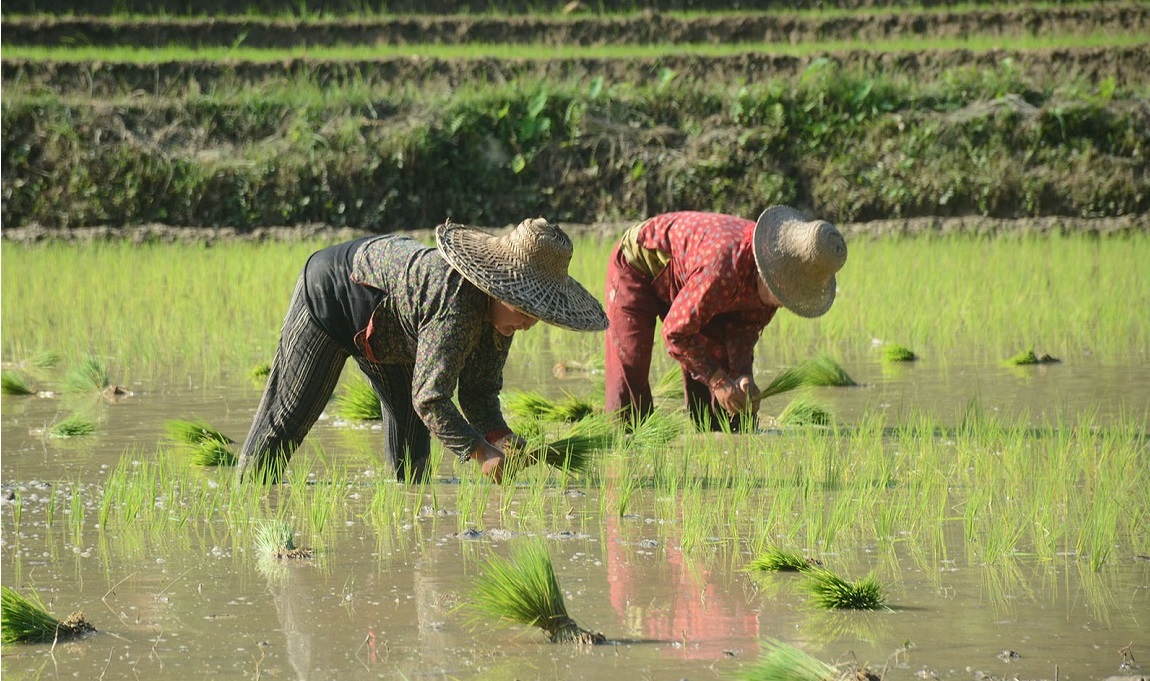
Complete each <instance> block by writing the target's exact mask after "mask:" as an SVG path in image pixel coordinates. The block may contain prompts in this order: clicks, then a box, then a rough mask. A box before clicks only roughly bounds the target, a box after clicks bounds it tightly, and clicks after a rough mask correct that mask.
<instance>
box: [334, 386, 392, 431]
mask: <svg viewBox="0 0 1150 681" xmlns="http://www.w3.org/2000/svg"><path fill="white" fill-rule="evenodd" d="M335 413H336V414H337V415H339V416H340V417H342V418H345V419H347V420H348V421H379V420H381V419H383V406H382V405H381V404H380V403H379V395H376V394H375V389H374V388H372V387H371V384H370V383H368V382H367V379H364V378H361V377H360V376H358V375H353V376H352V378H351V379H349V380H348V382H347V385H346V386H345V387H344V390H343V392H342V393H340V394H339V395H337V396H336V398H335Z"/></svg>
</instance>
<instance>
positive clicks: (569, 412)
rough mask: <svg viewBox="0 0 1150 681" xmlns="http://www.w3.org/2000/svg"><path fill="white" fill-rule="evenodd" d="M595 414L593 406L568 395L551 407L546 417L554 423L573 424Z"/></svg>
mask: <svg viewBox="0 0 1150 681" xmlns="http://www.w3.org/2000/svg"><path fill="white" fill-rule="evenodd" d="M595 412H596V407H595V404H594V403H592V402H589V401H588V400H584V399H582V398H580V397H576V396H575V395H570V394H568V395H567V396H566V397H564V398H563V399H562V400H561V401H559V402H557V403H555V404H554V405H553V406H552V407H551V411H550V413H549V414H548V416H549V417H550V418H551V419H552V420H554V421H562V422H564V423H575V422H577V421H582V420H583V419H585V418H587V417H589V416H591V415H592V414H594V413H595Z"/></svg>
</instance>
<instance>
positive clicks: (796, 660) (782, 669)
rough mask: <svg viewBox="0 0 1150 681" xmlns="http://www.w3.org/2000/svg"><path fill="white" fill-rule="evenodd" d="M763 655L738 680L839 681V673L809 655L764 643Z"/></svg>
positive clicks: (779, 643) (777, 643)
mask: <svg viewBox="0 0 1150 681" xmlns="http://www.w3.org/2000/svg"><path fill="white" fill-rule="evenodd" d="M763 648H765V651H764V652H763V654H762V656H761V657H760V658H759V660H758V661H757V662H755V663H754V664H753V665H751V666H750V667H748V668H747V669H745V670H744V671H743V672H742V673H741V674H740V675H739V678H740V679H743V680H744V681H838V679H840V677H841V676H842V675H841V674H840V673H839V670H838V669H837V668H835V667H833V666H831V665H829V664H827V663H826V662H823V661H822V660H820V659H818V658H817V657H813V656H811V655H808V654H807V653H805V652H803V651H802V650H799V649H798V648H796V647H794V646H792V645H790V644H787V643H783V642H782V641H777V640H774V639H767V640H766V641H763Z"/></svg>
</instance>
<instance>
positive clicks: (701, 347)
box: [637, 212, 778, 381]
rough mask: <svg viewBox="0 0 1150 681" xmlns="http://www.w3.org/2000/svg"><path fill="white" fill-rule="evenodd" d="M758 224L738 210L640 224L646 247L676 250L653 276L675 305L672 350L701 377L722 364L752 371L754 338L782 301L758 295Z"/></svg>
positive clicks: (667, 327)
mask: <svg viewBox="0 0 1150 681" xmlns="http://www.w3.org/2000/svg"><path fill="white" fill-rule="evenodd" d="M754 230H755V223H754V222H753V221H751V220H746V219H743V218H740V217H735V216H732V215H721V214H718V213H700V212H679V213H666V214H664V215H658V216H655V217H653V218H651V219H650V220H648V221H647V222H646V223H645V224H644V225H643V227H642V228H641V229H640V230H639V234H638V238H637V241H638V243H639V245H640V246H642V247H643V248H649V249H655V250H658V251H662V252H664V253H668V254H670V256H671V259H670V262H669V263H668V264H667V267H666V269H664V270H663V272H662V273H660V274H659V276H658V277H656V278H655V280H654V285H655V290H656V293H657V294H658V295H659V297H660V298H661V299H663V301H664V302H666V303H668V304H669V305H670V310H669V311H668V312H667V316H666V318H665V319H664V320H663V341H664V343H665V344H666V348H667V353H668V354H670V355H671V357H673V358H675V359H676V360H678V361H679V363H681V364H682V365H683V366H684V367H685V368H686V369H687V370H688V371H689V372H691V374H692V375H693V376H694V377H695V378H696V379H698V380H700V381H706V380H707V378H709V377H710V376H711V375H712V374H714V373H715V371H716V370H718V369H724V370H726V371H727V373H728V374H730V375H731V376H740V375H743V374H750V373H751V366H752V363H753V361H754V348H755V343H756V342H757V341H758V339H759V334H761V333H762V331H763V328H765V327H766V325H767V324H768V323H770V321H771V319H772V318H773V317H774V316H775V312H776V311H777V309H778V308H776V307H773V306H771V305H767V304H765V303H763V302H762V300H760V299H759V292H758V281H759V271H758V268H757V267H756V266H755V255H754V250H753V245H752V244H753V241H752V235H753V233H754Z"/></svg>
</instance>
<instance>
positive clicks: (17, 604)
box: [0, 586, 96, 644]
mask: <svg viewBox="0 0 1150 681" xmlns="http://www.w3.org/2000/svg"><path fill="white" fill-rule="evenodd" d="M0 591H2V593H0V641H2V642H3V643H6V644H7V643H50V642H52V641H58V640H60V639H64V638H70V637H73V636H79V635H80V634H84V633H87V632H89V631H95V630H96V628H95V627H93V626H92V625H91V624H89V623H88V622H86V621H85V620H84V613H82V612H74V613H72V614H71V615H69V616H68V619H66V620H63V621H61V620H58V619H56V618H55V617H53V616H52V615H51V614H49V613H48V609H47V608H45V607H44V604H43V603H42V602H40V599H39V597H37V596H36V595H35V593H33V595H32V596H31V597H26V596H21V595H20V594H19V593H18V592H17V591H16V590H15V589H11V588H9V587H6V586H5V587H0Z"/></svg>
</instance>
